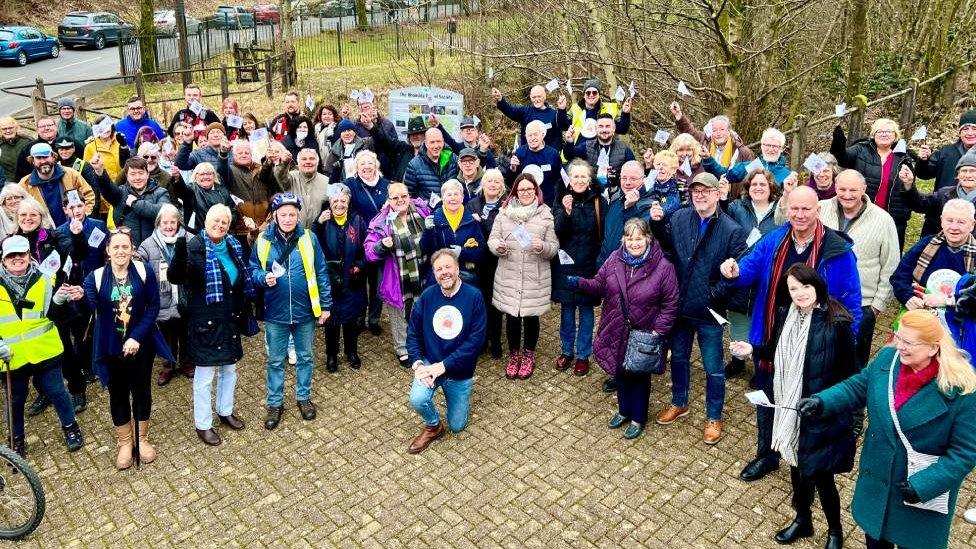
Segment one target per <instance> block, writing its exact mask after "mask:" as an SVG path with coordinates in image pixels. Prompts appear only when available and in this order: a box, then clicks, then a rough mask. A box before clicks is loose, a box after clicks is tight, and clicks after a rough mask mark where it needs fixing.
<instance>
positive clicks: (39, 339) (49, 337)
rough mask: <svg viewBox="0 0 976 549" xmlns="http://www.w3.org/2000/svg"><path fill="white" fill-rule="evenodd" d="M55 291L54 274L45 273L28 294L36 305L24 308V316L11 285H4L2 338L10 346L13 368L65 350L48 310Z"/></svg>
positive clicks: (0, 302) (26, 297)
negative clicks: (18, 308)
mask: <svg viewBox="0 0 976 549" xmlns="http://www.w3.org/2000/svg"><path fill="white" fill-rule="evenodd" d="M53 293H54V277H53V276H48V275H43V274H42V275H41V276H40V277H39V278H38V279H37V280H36V281H35V282H34V285H33V286H31V287H30V288H29V289H28V290H27V293H26V294H25V295H24V300H25V301H32V302H33V306H31V307H30V308H27V307H24V308H23V309H22V310H21V313H20V316H17V310H16V309H15V308H14V304H13V303H11V301H13V300H12V299H11V297H10V293H9V292H8V291H7V288H6V287H4V286H3V285H0V339H3V341H4V343H6V344H7V346H8V347H10V351H11V352H12V353H13V358H11V359H10V369H11V370H16V369H18V368H21V367H23V366H24V365H26V364H38V363H40V362H44V361H45V360H49V359H52V358H54V357H56V356H58V355H60V354H62V353H64V346H63V345H62V344H61V336H60V335H59V334H58V329H57V327H55V326H54V323H53V322H51V321H50V320H48V318H47V310H48V307H49V306H50V303H51V295H52V294H53Z"/></svg>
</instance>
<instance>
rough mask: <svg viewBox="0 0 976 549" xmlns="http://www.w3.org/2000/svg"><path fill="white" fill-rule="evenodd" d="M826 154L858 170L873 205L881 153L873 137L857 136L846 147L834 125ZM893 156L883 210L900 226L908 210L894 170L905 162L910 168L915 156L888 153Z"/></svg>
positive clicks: (907, 215)
mask: <svg viewBox="0 0 976 549" xmlns="http://www.w3.org/2000/svg"><path fill="white" fill-rule="evenodd" d="M830 154H832V155H834V156H835V157H837V163H838V164H839V165H840V167H842V168H850V169H852V170H857V171H859V172H861V175H863V176H864V179H865V180H866V181H867V184H868V196H869V197H870V198H871V201H872V202H874V203H875V204H877V203H878V201H877V199H876V198H875V197H876V196H877V194H878V187H880V186H881V168H882V163H881V155H879V154H878V148H877V146H876V145H875V144H874V140H872V139H870V138H864V139H858V140H857V141H855V142H854V143H851V145H850V146H847V137H846V136H845V135H844V130H843V129H841V127H840V126H837V127H835V128H834V139H833V141H832V142H831V144H830ZM892 154H893V155H894V156H895V160H894V162H892V165H891V174H890V175H889V176H888V205H887V207H886V208H885V210H887V211H888V213H889V214H891V217H892V218H893V219H894V220H895V223H896V224H898V225H904V224H905V223H906V222H907V221H908V218H909V217H911V215H912V212H911V210H909V209H908V208H907V207H906V206H905V203H904V202H903V201H902V195H901V192H900V190H901V189H903V188H904V187H902V183H901V180H900V179H898V172H899V171H901V166H902V164H907V165H908V167H909V168H911V169H912V171H914V168H915V163H916V162H917V161H918V157H916V156H915V153H913V152H910V151H909V152H907V153H892Z"/></svg>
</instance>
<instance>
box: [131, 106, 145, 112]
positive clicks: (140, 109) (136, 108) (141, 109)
mask: <svg viewBox="0 0 976 549" xmlns="http://www.w3.org/2000/svg"><path fill="white" fill-rule="evenodd" d="M129 110H130V111H133V112H136V111H144V110H146V107H129Z"/></svg>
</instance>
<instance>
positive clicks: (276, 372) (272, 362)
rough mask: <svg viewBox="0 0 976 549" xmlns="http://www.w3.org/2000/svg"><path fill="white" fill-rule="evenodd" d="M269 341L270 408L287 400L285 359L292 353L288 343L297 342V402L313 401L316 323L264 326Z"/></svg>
mask: <svg viewBox="0 0 976 549" xmlns="http://www.w3.org/2000/svg"><path fill="white" fill-rule="evenodd" d="M264 335H265V341H266V342H267V344H268V373H267V382H268V402H267V404H268V406H275V407H277V406H281V405H282V403H283V401H284V398H285V395H284V393H285V360H286V359H287V354H288V340H289V339H290V338H293V339H294V341H295V354H296V355H297V356H298V363H297V364H295V399H296V400H309V399H311V398H312V368H313V365H312V338H313V336H314V335H315V321H314V320H310V321H308V322H303V323H301V324H275V323H272V322H265V323H264Z"/></svg>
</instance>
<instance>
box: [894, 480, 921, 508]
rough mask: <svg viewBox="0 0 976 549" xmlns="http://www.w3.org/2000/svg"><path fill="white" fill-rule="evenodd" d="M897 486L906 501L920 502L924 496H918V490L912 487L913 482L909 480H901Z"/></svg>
mask: <svg viewBox="0 0 976 549" xmlns="http://www.w3.org/2000/svg"><path fill="white" fill-rule="evenodd" d="M895 488H898V491H900V492H901V499H903V500H904V501H905V503H918V502H920V501H922V498H920V497H918V492H916V491H915V489H914V488H912V485H911V483H910V482H908V481H905V482H899V483H898V484H896V485H895Z"/></svg>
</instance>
